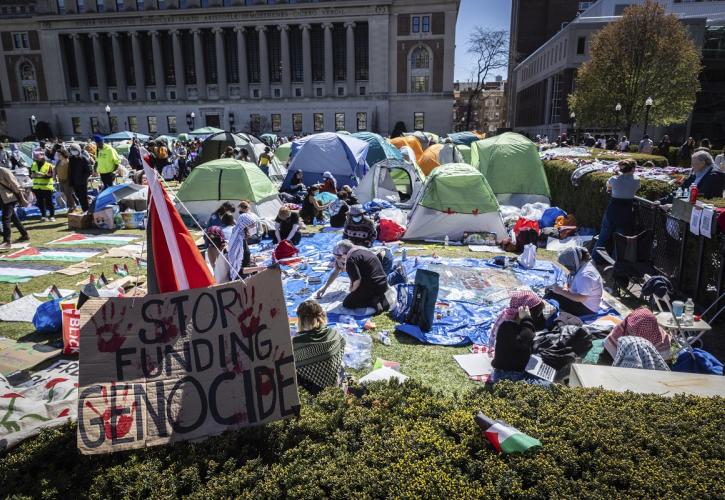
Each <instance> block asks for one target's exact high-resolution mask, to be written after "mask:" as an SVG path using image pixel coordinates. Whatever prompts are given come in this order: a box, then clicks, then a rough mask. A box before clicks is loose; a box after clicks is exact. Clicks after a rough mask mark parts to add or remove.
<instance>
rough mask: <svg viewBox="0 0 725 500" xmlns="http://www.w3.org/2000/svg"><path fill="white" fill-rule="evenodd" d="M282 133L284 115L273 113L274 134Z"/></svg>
mask: <svg viewBox="0 0 725 500" xmlns="http://www.w3.org/2000/svg"><path fill="white" fill-rule="evenodd" d="M281 131H282V115H281V114H279V113H272V132H281Z"/></svg>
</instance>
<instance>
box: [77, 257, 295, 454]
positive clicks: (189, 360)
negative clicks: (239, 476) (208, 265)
mask: <svg viewBox="0 0 725 500" xmlns="http://www.w3.org/2000/svg"><path fill="white" fill-rule="evenodd" d="M81 345H82V346H83V347H82V348H81V353H80V365H81V370H80V380H79V382H80V389H79V398H78V440H77V441H78V447H79V448H80V450H81V452H82V453H85V454H94V453H108V452H113V451H118V450H126V449H132V448H143V447H146V446H155V445H160V444H165V443H170V442H175V441H183V440H190V439H193V440H199V439H204V438H207V437H209V436H213V435H216V434H220V433H222V432H224V431H227V430H231V429H238V428H241V427H245V426H249V425H259V424H264V423H267V422H271V421H274V420H279V419H282V418H285V417H289V416H291V415H294V414H295V413H296V412H297V410H298V408H299V397H298V394H297V378H296V375H295V365H294V357H293V353H292V341H291V338H290V331H289V322H288V318H287V312H286V307H285V300H284V294H283V291H282V280H281V274H280V271H279V270H278V269H270V270H267V271H264V272H262V273H260V274H258V275H256V276H253V277H251V278H249V279H248V280H247V281H246V284H243V283H241V282H233V283H227V284H224V285H218V286H215V287H210V288H197V289H192V290H185V291H182V292H172V293H165V294H158V295H148V296H145V297H136V298H110V299H91V300H89V301H88V302H87V303H86V304H85V305H83V307H82V308H81Z"/></svg>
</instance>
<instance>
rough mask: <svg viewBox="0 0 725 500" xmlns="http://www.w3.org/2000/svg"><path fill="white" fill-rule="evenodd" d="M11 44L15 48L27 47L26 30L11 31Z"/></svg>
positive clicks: (28, 44)
mask: <svg viewBox="0 0 725 500" xmlns="http://www.w3.org/2000/svg"><path fill="white" fill-rule="evenodd" d="M13 45H14V46H15V48H16V49H29V48H30V42H29V41H28V34H27V33H26V32H22V33H13Z"/></svg>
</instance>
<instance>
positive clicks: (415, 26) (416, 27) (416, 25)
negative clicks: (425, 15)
mask: <svg viewBox="0 0 725 500" xmlns="http://www.w3.org/2000/svg"><path fill="white" fill-rule="evenodd" d="M410 31H411V32H412V33H420V16H413V19H412V27H411V29H410Z"/></svg>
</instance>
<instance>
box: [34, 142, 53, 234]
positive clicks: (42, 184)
mask: <svg viewBox="0 0 725 500" xmlns="http://www.w3.org/2000/svg"><path fill="white" fill-rule="evenodd" d="M30 178H31V179H33V194H34V195H35V199H36V203H37V204H38V209H39V210H40V220H41V221H42V222H47V221H48V218H47V217H46V216H45V214H46V211H47V213H49V214H50V220H51V221H52V222H55V207H54V206H53V191H54V190H55V188H54V187H53V165H51V164H50V163H48V162H47V161H45V153H44V152H43V150H42V149H36V150H35V151H33V164H32V165H31V166H30Z"/></svg>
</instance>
